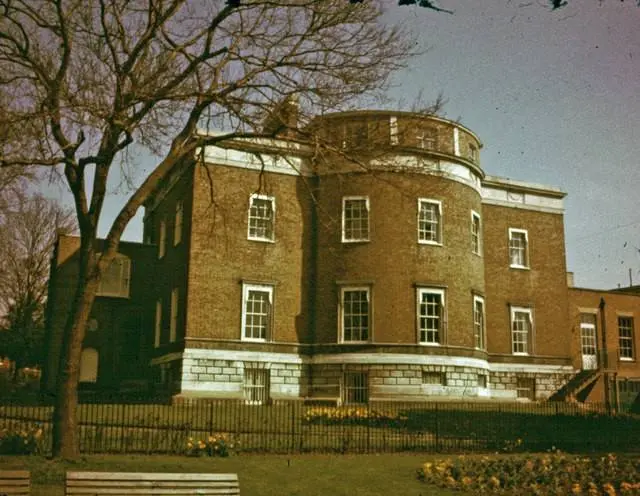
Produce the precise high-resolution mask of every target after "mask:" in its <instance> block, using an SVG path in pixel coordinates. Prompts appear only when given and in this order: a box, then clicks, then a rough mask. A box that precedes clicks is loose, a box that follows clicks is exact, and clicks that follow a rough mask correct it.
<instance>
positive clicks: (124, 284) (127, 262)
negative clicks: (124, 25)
mask: <svg viewBox="0 0 640 496" xmlns="http://www.w3.org/2000/svg"><path fill="white" fill-rule="evenodd" d="M101 255H102V254H101V253H98V254H97V256H98V257H100V256H101ZM114 264H115V265H117V266H119V271H118V272H119V274H118V282H119V283H118V290H117V291H109V290H108V289H105V288H104V287H103V286H104V282H105V279H104V277H105V275H106V273H107V272H108V271H110V270H114V269H113V267H114V266H115V265H114ZM115 270H117V269H115ZM130 291H131V259H130V258H129V257H127V256H126V255H123V254H121V253H118V254H116V256H115V257H114V258H113V260H111V263H110V264H109V266H108V267H107V268H106V269H105V271H104V272H103V273H102V274H101V277H100V280H99V281H98V289H97V291H96V296H107V297H109V298H129V296H130Z"/></svg>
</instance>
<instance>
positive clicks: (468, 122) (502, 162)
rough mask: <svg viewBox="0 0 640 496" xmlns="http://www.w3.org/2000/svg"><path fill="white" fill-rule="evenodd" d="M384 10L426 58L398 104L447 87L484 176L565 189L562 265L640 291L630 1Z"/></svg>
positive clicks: (634, 30) (637, 125)
mask: <svg viewBox="0 0 640 496" xmlns="http://www.w3.org/2000/svg"><path fill="white" fill-rule="evenodd" d="M439 5H440V6H442V7H445V8H447V9H450V10H453V11H454V14H453V15H449V14H443V13H440V14H438V13H436V12H432V11H429V10H427V9H424V8H419V7H402V8H394V9H393V10H390V12H389V16H388V20H389V22H401V23H402V24H403V25H404V26H409V27H410V28H412V29H414V30H416V31H417V32H419V33H420V41H421V43H422V44H423V48H426V49H427V50H426V52H425V53H424V54H423V55H421V56H420V57H418V58H417V59H415V60H414V61H412V64H411V66H410V67H409V68H407V70H405V71H403V73H401V74H398V75H397V77H396V79H395V81H394V84H395V85H396V88H394V89H393V90H392V94H395V95H396V96H397V98H401V97H404V99H407V98H409V99H410V98H411V97H412V96H413V97H415V96H416V95H418V94H419V92H420V90H422V91H423V96H424V98H425V99H427V100H429V99H434V98H435V97H436V95H437V94H438V93H439V92H443V93H444V96H445V98H447V100H448V103H447V104H446V106H445V108H444V111H445V113H446V117H448V118H451V119H454V120H457V119H458V118H459V119H460V121H461V123H462V124H464V125H465V126H467V127H469V128H470V129H471V130H473V131H474V132H475V133H476V134H477V135H478V136H479V137H480V139H481V140H482V141H483V143H484V148H483V149H482V151H481V155H480V156H481V165H482V168H483V169H484V171H485V172H486V173H487V174H489V175H496V176H502V177H507V178H511V179H516V180H522V181H529V182H534V183H541V184H545V185H549V186H555V187H559V188H561V189H562V190H563V191H565V192H566V193H567V197H566V199H565V237H566V251H567V270H569V271H572V272H574V274H575V284H576V285H577V286H580V287H591V288H615V287H617V286H618V284H620V285H621V286H627V285H629V269H631V276H632V280H633V283H634V284H640V208H639V207H640V153H638V151H637V150H636V149H635V146H638V145H639V144H640V7H638V6H637V5H636V2H634V1H630V0H628V1H625V2H621V1H620V0H603V1H599V0H570V1H569V5H568V6H567V7H565V8H563V9H560V10H559V11H555V12H553V11H551V10H550V9H549V8H548V7H547V2H544V1H542V0H539V1H532V2H529V1H525V0H482V1H475V2H469V1H468V0H460V1H454V0H441V1H440V2H439Z"/></svg>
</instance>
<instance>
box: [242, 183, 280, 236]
mask: <svg viewBox="0 0 640 496" xmlns="http://www.w3.org/2000/svg"><path fill="white" fill-rule="evenodd" d="M256 200H260V201H267V202H270V203H271V219H268V218H266V217H257V216H252V215H251V209H252V208H253V203H254V201H256ZM252 219H256V220H257V221H259V222H264V223H266V222H268V221H269V220H270V224H271V235H270V236H269V235H265V236H261V235H257V234H255V233H254V234H252V233H251V231H252V226H251V221H252ZM255 230H256V228H255V227H254V231H255ZM275 237H276V199H275V197H274V196H269V195H261V194H257V193H254V194H252V195H251V196H250V197H249V210H248V212H247V239H249V240H251V241H261V242H263V243H275Z"/></svg>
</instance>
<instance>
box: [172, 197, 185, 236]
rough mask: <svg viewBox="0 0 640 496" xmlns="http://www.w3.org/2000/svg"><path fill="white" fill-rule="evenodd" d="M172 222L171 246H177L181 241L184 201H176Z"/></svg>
mask: <svg viewBox="0 0 640 496" xmlns="http://www.w3.org/2000/svg"><path fill="white" fill-rule="evenodd" d="M174 220H175V222H174V224H173V246H177V245H178V244H180V241H182V224H183V221H184V202H183V201H182V200H178V201H177V202H176V215H175V219H174Z"/></svg>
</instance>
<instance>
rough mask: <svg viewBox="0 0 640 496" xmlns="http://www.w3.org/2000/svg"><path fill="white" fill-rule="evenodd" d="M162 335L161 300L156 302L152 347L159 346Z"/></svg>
mask: <svg viewBox="0 0 640 496" xmlns="http://www.w3.org/2000/svg"><path fill="white" fill-rule="evenodd" d="M161 335H162V298H160V299H158V300H157V301H156V320H155V327H154V333H153V347H154V348H158V347H159V346H160V339H161Z"/></svg>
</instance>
